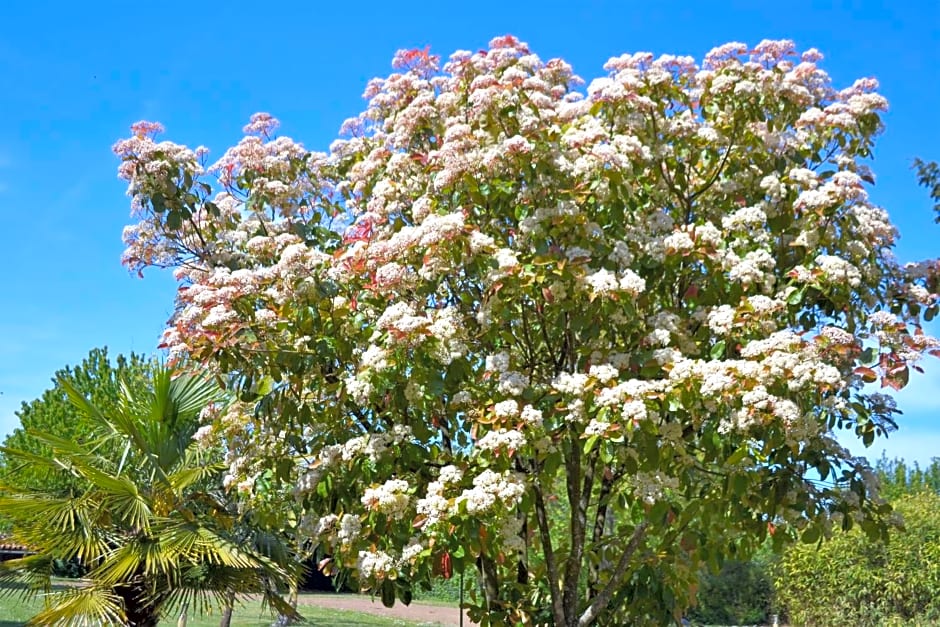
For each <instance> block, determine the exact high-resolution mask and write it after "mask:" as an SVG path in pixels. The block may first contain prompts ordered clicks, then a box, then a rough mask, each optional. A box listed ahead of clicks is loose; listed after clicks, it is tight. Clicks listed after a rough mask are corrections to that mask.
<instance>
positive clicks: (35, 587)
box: [0, 553, 52, 599]
mask: <svg viewBox="0 0 940 627" xmlns="http://www.w3.org/2000/svg"><path fill="white" fill-rule="evenodd" d="M51 590H52V558H51V557H49V556H48V555H43V554H41V553H37V554H34V555H27V556H25V557H21V558H18V559H12V560H6V561H4V562H0V595H3V594H5V595H17V594H18V595H20V596H22V597H24V598H26V599H29V598H32V597H35V596H37V595H39V594H41V593H44V592H49V591H51Z"/></svg>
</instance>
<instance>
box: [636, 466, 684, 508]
mask: <svg viewBox="0 0 940 627" xmlns="http://www.w3.org/2000/svg"><path fill="white" fill-rule="evenodd" d="M678 487H679V480H678V479H676V478H675V477H668V476H663V475H662V474H660V473H645V472H641V473H637V474H636V475H635V476H634V477H633V490H634V494H636V495H637V496H638V497H639V498H641V499H642V500H643V501H644V502H645V503H648V504H649V505H652V504H654V503H655V502H656V501H658V500H660V499H662V498H663V496H664V495H665V493H666V491H667V490H675V489H676V488H678Z"/></svg>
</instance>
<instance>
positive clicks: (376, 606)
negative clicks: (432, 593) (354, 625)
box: [297, 594, 473, 627]
mask: <svg viewBox="0 0 940 627" xmlns="http://www.w3.org/2000/svg"><path fill="white" fill-rule="evenodd" d="M297 603H298V605H301V606H303V605H314V606H316V607H322V608H327V609H336V610H352V611H355V612H365V613H367V614H374V615H375V616H385V617H386V618H401V619H404V620H412V621H415V622H419V623H432V624H435V625H443V626H445V627H459V625H460V610H459V609H457V608H456V607H453V606H447V605H431V604H429V603H418V602H415V603H412V604H411V605H407V606H406V605H402V604H401V603H395V605H394V607H385V606H384V605H382V601H381V600H380V599H378V598H376V599H375V600H374V601H373V600H372V598H371V597H369V596H366V595H361V594H304V595H301V596H300V598H299V599H297ZM302 612H303V610H301V613H302ZM463 624H464V626H465V627H472V625H473V623H471V622H470V619H469V618H468V617H467V616H466V615H465V616H464V620H463Z"/></svg>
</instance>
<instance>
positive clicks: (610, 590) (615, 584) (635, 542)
mask: <svg viewBox="0 0 940 627" xmlns="http://www.w3.org/2000/svg"><path fill="white" fill-rule="evenodd" d="M648 527H649V521H647V520H644V521H643V522H641V523H640V524H639V525H637V526H636V529H634V530H633V535H632V536H631V537H630V542H628V543H627V546H626V548H625V549H624V550H623V554H622V555H621V556H620V560H619V561H618V562H617V566H616V567H615V568H614V572H613V573H611V575H610V580H609V581H608V582H607V585H606V586H604V589H603V590H601V592H600V594H598V595H597V596H596V597H595V598H594V601H593V602H592V603H591V604H590V605H589V606H588V607H587V609H586V610H584V613H583V614H581V617H580V618H579V619H578V627H587V626H588V625H590V624H591V623H593V622H594V619H596V618H597V616H598V614H600V612H601V610H603V609H604V608H606V607H607V605H608V604H609V603H610V600H611V599H612V598H613V596H614V591H615V590H617V588H619V587H620V584H621V582H622V581H623V577H624V575H625V574H626V573H627V569H628V568H629V567H630V560H631V558H632V557H633V554H634V553H636V550H637V549H638V548H639V546H640V542H642V541H643V537H644V536H645V535H646V530H647V528H648Z"/></svg>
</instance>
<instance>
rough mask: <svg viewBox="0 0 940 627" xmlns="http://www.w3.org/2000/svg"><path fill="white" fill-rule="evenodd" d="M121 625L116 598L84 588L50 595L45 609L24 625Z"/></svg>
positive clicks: (122, 617)
mask: <svg viewBox="0 0 940 627" xmlns="http://www.w3.org/2000/svg"><path fill="white" fill-rule="evenodd" d="M125 622H126V616H125V614H124V610H123V607H122V603H121V598H120V597H118V596H117V595H116V594H114V592H113V591H112V590H110V589H109V588H103V587H100V586H88V587H81V588H68V589H66V590H63V591H61V592H57V593H53V594H52V595H50V596H49V598H48V600H47V606H46V608H45V609H44V610H42V611H41V612H39V613H38V614H36V615H35V616H34V617H33V618H31V619H30V620H29V622H28V623H26V624H27V625H28V626H33V625H35V626H36V627H39V626H43V627H47V626H48V627H53V626H55V627H100V626H101V625H123V624H124V623H125Z"/></svg>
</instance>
